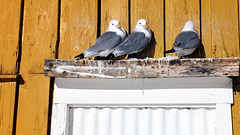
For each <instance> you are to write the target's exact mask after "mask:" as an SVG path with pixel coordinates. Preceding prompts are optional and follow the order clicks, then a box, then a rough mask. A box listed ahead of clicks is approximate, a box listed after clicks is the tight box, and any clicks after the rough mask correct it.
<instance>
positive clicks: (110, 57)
mask: <svg viewBox="0 0 240 135" xmlns="http://www.w3.org/2000/svg"><path fill="white" fill-rule="evenodd" d="M113 57H115V55H114V54H113V53H110V54H109V55H108V56H107V58H108V59H109V60H111V59H112V58H113Z"/></svg>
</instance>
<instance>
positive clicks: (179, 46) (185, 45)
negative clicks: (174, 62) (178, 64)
mask: <svg viewBox="0 0 240 135" xmlns="http://www.w3.org/2000/svg"><path fill="white" fill-rule="evenodd" d="M199 44H200V39H199V34H198V32H197V31H196V30H194V23H193V22H192V21H187V22H186V23H185V25H184V28H183V29H182V32H181V33H180V34H178V35H177V37H176V39H175V42H174V44H173V47H172V49H171V50H168V51H165V52H164V53H177V54H178V55H179V56H180V57H183V56H187V55H190V54H192V53H193V51H194V50H195V49H196V48H197V47H198V46H199Z"/></svg>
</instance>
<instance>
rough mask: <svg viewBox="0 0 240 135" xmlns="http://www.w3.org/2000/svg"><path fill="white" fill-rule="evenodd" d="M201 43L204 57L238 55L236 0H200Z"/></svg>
mask: <svg viewBox="0 0 240 135" xmlns="http://www.w3.org/2000/svg"><path fill="white" fill-rule="evenodd" d="M201 3H202V8H201V10H202V14H201V18H202V43H203V45H204V48H205V53H206V57H213V58H221V57H238V56H239V28H238V2H237V0H221V1H219V0H211V1H209V0H202V2H201Z"/></svg>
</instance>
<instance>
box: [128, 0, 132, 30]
mask: <svg viewBox="0 0 240 135" xmlns="http://www.w3.org/2000/svg"><path fill="white" fill-rule="evenodd" d="M130 33H131V0H128V34H130Z"/></svg>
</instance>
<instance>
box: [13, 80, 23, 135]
mask: <svg viewBox="0 0 240 135" xmlns="http://www.w3.org/2000/svg"><path fill="white" fill-rule="evenodd" d="M20 80H21V78H17V80H16V92H15V101H14V112H13V129H12V135H15V134H16V128H17V110H18V97H19V96H18V95H19V86H20V84H21V83H20Z"/></svg>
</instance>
